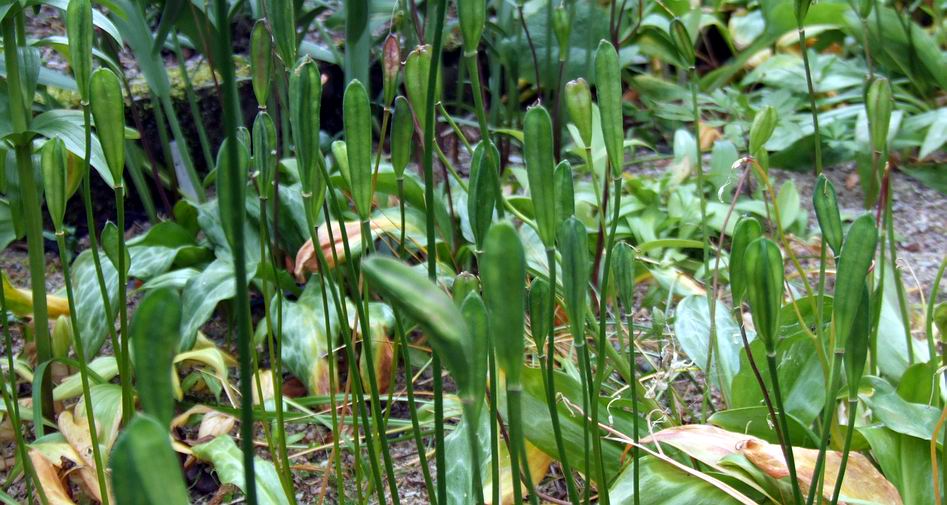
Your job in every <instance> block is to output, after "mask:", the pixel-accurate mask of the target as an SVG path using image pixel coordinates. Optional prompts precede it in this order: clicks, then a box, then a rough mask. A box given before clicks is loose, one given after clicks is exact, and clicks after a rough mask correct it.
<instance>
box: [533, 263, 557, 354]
mask: <svg viewBox="0 0 947 505" xmlns="http://www.w3.org/2000/svg"><path fill="white" fill-rule="evenodd" d="M550 296H552V293H551V291H550V289H549V281H547V280H546V279H545V278H543V277H536V278H534V279H533V282H532V283H531V284H530V285H529V330H530V332H531V334H532V336H533V343H535V344H536V349H540V350H541V349H543V342H544V341H545V339H546V335H548V334H549V323H550V321H549V315H548V313H547V312H548V310H549V297H550Z"/></svg>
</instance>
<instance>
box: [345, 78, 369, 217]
mask: <svg viewBox="0 0 947 505" xmlns="http://www.w3.org/2000/svg"><path fill="white" fill-rule="evenodd" d="M342 119H343V122H344V126H345V145H346V150H347V155H348V160H349V178H350V183H351V189H352V199H353V200H355V210H356V211H357V212H358V215H359V217H361V218H362V219H363V220H364V219H368V216H369V214H370V213H371V211H372V113H371V106H370V105H369V103H368V92H367V91H366V90H365V86H364V85H363V84H362V83H361V82H360V81H359V80H358V79H355V80H353V81H352V82H350V83H349V85H348V86H347V87H346V88H345V95H344V96H343V97H342Z"/></svg>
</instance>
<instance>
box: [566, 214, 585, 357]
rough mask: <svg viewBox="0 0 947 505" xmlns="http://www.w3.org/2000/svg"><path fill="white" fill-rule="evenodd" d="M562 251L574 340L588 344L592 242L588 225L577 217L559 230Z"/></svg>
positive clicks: (568, 220) (569, 220)
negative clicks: (587, 307)
mask: <svg viewBox="0 0 947 505" xmlns="http://www.w3.org/2000/svg"><path fill="white" fill-rule="evenodd" d="M559 251H560V252H561V253H562V261H561V263H560V264H561V265H562V294H563V300H564V301H565V304H566V314H567V315H568V316H569V323H570V326H571V327H572V338H573V339H574V340H575V341H576V342H582V345H584V344H585V339H584V338H583V332H582V329H583V328H584V327H585V307H586V297H585V294H586V291H587V289H588V285H589V263H590V261H589V240H588V235H587V233H586V231H585V225H583V224H582V222H581V221H579V220H578V219H576V218H575V217H570V218H568V219H566V220H565V221H563V222H562V226H560V227H559Z"/></svg>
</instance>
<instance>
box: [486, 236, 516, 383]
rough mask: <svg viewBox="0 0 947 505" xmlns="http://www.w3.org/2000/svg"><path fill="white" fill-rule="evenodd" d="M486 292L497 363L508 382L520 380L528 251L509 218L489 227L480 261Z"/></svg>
mask: <svg viewBox="0 0 947 505" xmlns="http://www.w3.org/2000/svg"><path fill="white" fill-rule="evenodd" d="M480 279H481V282H483V295H484V298H485V301H486V303H487V309H488V310H489V313H490V329H491V330H490V331H491V332H492V334H493V335H494V346H495V349H496V357H497V363H498V364H499V365H500V369H502V370H503V371H504V372H506V380H507V384H508V385H509V384H519V383H520V371H521V369H522V367H523V348H524V346H523V331H524V328H523V326H524V323H525V311H526V307H525V305H526V299H525V285H526V253H525V252H524V251H523V243H522V242H521V241H520V237H519V235H518V234H517V233H516V228H513V225H512V224H510V223H509V222H508V221H498V222H497V223H495V224H494V225H493V226H491V227H490V231H489V232H487V238H486V240H484V245H483V255H482V257H481V262H480Z"/></svg>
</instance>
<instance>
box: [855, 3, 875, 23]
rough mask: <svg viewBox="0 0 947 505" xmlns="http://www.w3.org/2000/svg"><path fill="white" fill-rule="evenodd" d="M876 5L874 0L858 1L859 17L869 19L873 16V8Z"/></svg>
mask: <svg viewBox="0 0 947 505" xmlns="http://www.w3.org/2000/svg"><path fill="white" fill-rule="evenodd" d="M874 5H875V2H874V1H873V0H858V17H860V18H861V19H868V16H870V15H871V8H872V7H873V6H874Z"/></svg>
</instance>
